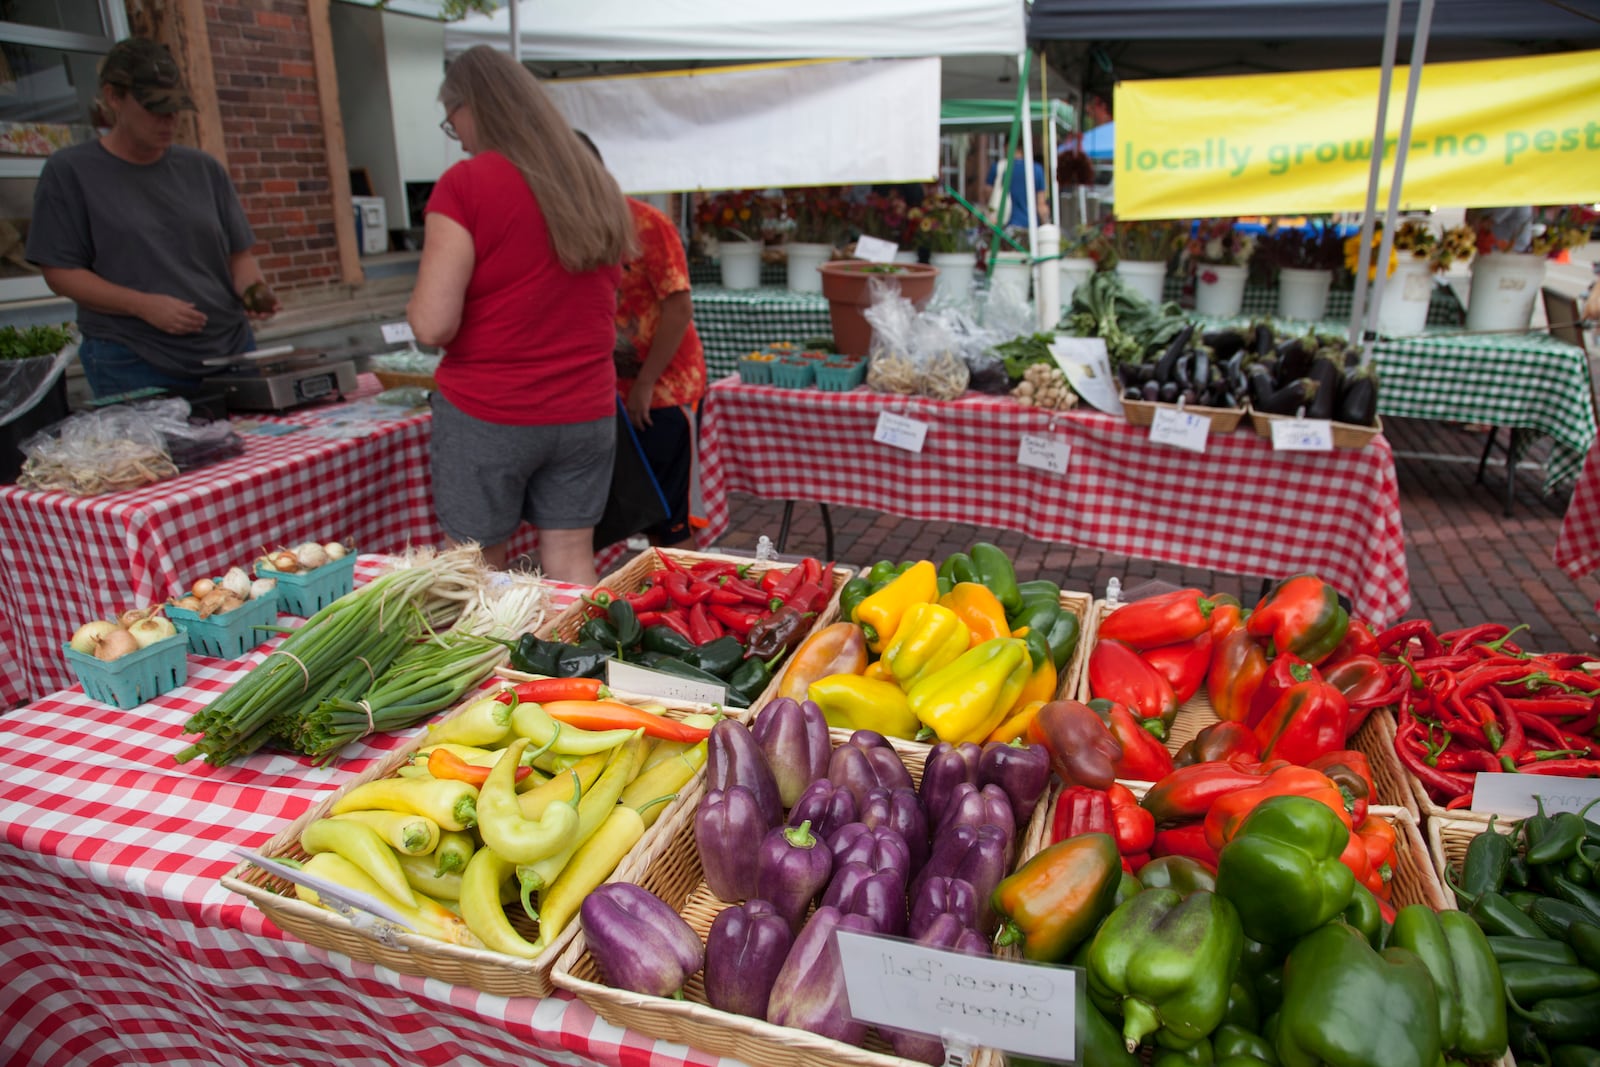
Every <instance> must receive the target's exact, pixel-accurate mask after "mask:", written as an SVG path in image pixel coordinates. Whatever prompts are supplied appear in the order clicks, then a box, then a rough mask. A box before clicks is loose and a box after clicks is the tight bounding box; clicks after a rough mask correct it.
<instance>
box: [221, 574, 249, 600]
mask: <svg viewBox="0 0 1600 1067" xmlns="http://www.w3.org/2000/svg"><path fill="white" fill-rule="evenodd" d="M221 585H222V588H224V589H226V590H227V591H228V592H230V593H232V594H233V595H234V596H236V597H238V598H239V599H240V600H245V599H248V598H249V596H250V576H249V575H248V574H246V573H245V572H244V568H243V567H229V568H228V573H227V574H224V575H223V576H222V582H221Z"/></svg>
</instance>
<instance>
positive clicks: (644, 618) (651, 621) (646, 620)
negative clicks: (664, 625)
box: [634, 611, 663, 626]
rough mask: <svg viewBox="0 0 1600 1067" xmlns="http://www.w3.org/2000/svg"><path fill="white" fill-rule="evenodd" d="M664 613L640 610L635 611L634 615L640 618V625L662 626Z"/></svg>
mask: <svg viewBox="0 0 1600 1067" xmlns="http://www.w3.org/2000/svg"><path fill="white" fill-rule="evenodd" d="M662 614H663V613H662V612H659V611H639V612H635V613H634V617H635V618H637V619H638V620H639V625H640V626H660V625H661V616H662Z"/></svg>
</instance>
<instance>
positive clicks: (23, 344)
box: [0, 323, 72, 360]
mask: <svg viewBox="0 0 1600 1067" xmlns="http://www.w3.org/2000/svg"><path fill="white" fill-rule="evenodd" d="M71 343H72V330H71V329H70V328H69V327H68V326H67V325H66V324H65V323H63V324H62V325H60V326H29V327H28V328H27V329H26V330H19V329H17V328H16V327H15V326H3V327H0V360H3V359H32V358H33V357H34V356H52V355H55V354H56V353H57V352H59V351H61V350H62V349H63V348H65V347H66V346H67V345H69V344H71Z"/></svg>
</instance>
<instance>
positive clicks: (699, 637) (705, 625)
mask: <svg viewBox="0 0 1600 1067" xmlns="http://www.w3.org/2000/svg"><path fill="white" fill-rule="evenodd" d="M716 639H717V635H716V634H715V633H714V632H713V631H712V629H711V621H710V618H709V617H708V616H707V615H706V606H705V605H704V604H701V603H699V602H696V603H695V605H694V606H693V607H691V608H690V609H689V640H691V641H693V642H694V643H695V644H697V645H703V644H705V643H706V642H707V641H715V640H716Z"/></svg>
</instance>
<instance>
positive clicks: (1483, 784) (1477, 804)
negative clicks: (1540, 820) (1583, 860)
mask: <svg viewBox="0 0 1600 1067" xmlns="http://www.w3.org/2000/svg"><path fill="white" fill-rule="evenodd" d="M1534 797H1543V798H1544V810H1545V811H1548V812H1557V811H1577V810H1578V809H1579V808H1581V807H1583V806H1584V805H1585V804H1587V803H1589V801H1591V800H1594V799H1595V798H1596V797H1600V778H1563V777H1560V776H1558V775H1553V774H1548V775H1547V774H1487V773H1485V774H1480V775H1478V776H1477V779H1476V781H1474V782H1473V786H1472V810H1473V811H1481V812H1483V813H1485V814H1489V813H1491V812H1496V811H1497V812H1499V813H1500V814H1502V815H1509V816H1511V817H1513V818H1521V817H1522V816H1524V815H1532V814H1534V811H1535V810H1536V807H1537V805H1535V804H1534V800H1533V798H1534ZM1593 817H1594V816H1592V815H1591V816H1590V818H1593Z"/></svg>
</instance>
